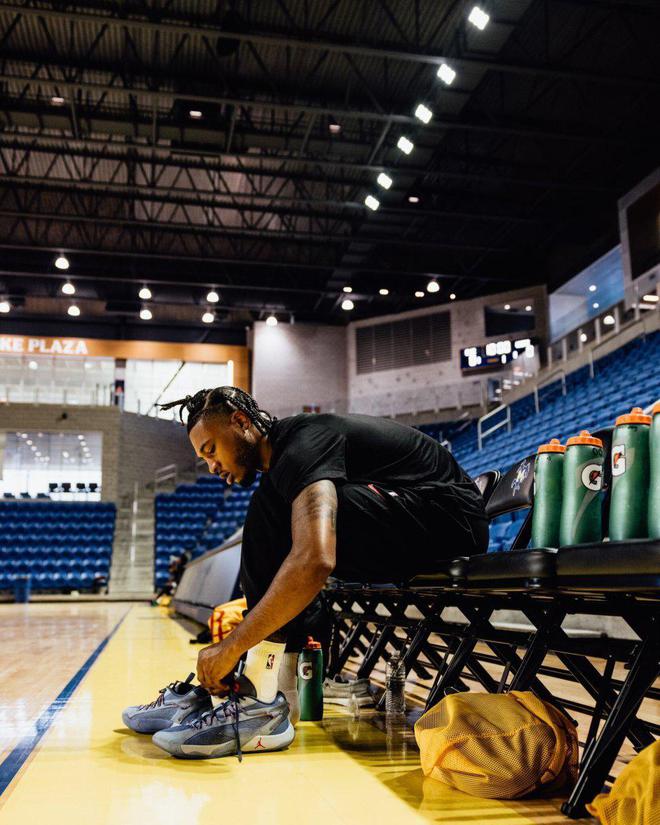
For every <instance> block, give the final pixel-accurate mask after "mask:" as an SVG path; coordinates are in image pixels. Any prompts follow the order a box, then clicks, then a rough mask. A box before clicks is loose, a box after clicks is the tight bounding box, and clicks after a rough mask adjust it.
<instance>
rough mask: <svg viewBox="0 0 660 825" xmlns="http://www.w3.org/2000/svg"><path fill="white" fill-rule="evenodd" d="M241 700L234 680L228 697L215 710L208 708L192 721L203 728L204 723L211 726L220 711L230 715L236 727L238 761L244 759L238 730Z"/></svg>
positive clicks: (195, 726)
mask: <svg viewBox="0 0 660 825" xmlns="http://www.w3.org/2000/svg"><path fill="white" fill-rule="evenodd" d="M240 700H241V696H240V694H239V693H238V682H234V684H233V685H232V687H231V688H230V691H229V696H228V698H227V699H226V700H225V701H224V702H222V704H220V705H218V707H217V708H213V710H207V711H206V713H203V714H202V715H201V716H200V717H199V719H195V721H194V722H193V723H192V726H193V727H194V728H197V730H201V729H202V728H203V727H204V725H206V726H209V725H212V724H213V720H214V719H218V718H219V717H220V713H223V714H224V717H225V719H226V718H227V717H228V716H230V717H231V722H232V727H233V729H234V741H235V742H236V756H237V757H238V761H239V762H242V761H243V751H242V749H241V735H240V732H239V730H238V716H239V713H240Z"/></svg>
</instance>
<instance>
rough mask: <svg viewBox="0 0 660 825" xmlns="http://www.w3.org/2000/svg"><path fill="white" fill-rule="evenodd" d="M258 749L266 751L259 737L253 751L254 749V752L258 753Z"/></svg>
mask: <svg viewBox="0 0 660 825" xmlns="http://www.w3.org/2000/svg"><path fill="white" fill-rule="evenodd" d="M259 748H262V749H263V750H266V746H265V745H264V743H263V742H262V741H261V736H260V737H259V741H258V742H257V744H256V745H255V747H254V749H255V751H258V750H259Z"/></svg>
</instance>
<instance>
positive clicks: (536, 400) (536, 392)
mask: <svg viewBox="0 0 660 825" xmlns="http://www.w3.org/2000/svg"><path fill="white" fill-rule="evenodd" d="M557 376H559V379H558V378H557ZM592 378H593V376H592ZM557 380H560V381H561V394H562V395H566V372H565V371H564V370H563V369H560V370H557V371H556V372H553V373H552V374H551V375H548V377H547V378H544V379H543V381H540V382H539V383H538V384H537V385H536V386H535V387H534V409H535V410H536V414H537V415H538V414H539V413H540V412H541V404H540V400H539V390H541V389H543V387H548V386H550V384H554V383H555V381H557Z"/></svg>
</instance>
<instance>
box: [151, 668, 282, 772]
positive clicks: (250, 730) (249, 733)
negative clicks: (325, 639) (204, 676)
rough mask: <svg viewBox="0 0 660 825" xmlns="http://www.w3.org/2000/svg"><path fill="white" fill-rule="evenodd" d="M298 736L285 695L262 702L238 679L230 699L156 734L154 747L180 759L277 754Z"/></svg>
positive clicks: (249, 684)
mask: <svg viewBox="0 0 660 825" xmlns="http://www.w3.org/2000/svg"><path fill="white" fill-rule="evenodd" d="M294 736H295V731H294V729H293V725H292V724H291V722H290V721H289V705H288V703H287V701H286V699H285V698H284V694H282V693H278V694H277V696H276V697H275V699H274V700H273V701H272V702H260V701H259V700H258V699H257V697H256V692H255V689H254V686H253V685H252V682H250V680H249V679H247V678H246V677H245V676H241V677H239V678H238V680H237V681H236V683H235V685H234V689H233V691H232V692H231V693H230V694H229V699H227V700H226V701H224V702H222V704H220V705H218V706H217V707H216V708H214V709H213V710H212V711H210V712H208V713H205V714H203V715H202V716H200V717H199V718H198V719H197V720H195V721H194V722H192V723H191V724H187V725H177V726H175V727H171V728H167V729H165V730H161V731H159V732H158V733H156V734H154V737H153V741H154V744H156V745H158V747H160V748H162V749H163V750H165V751H167V752H168V753H171V754H172V756H177V757H179V758H180V759H210V758H211V757H215V756H231V755H232V754H236V755H237V756H238V758H239V760H240V759H241V758H242V754H243V753H252V752H256V751H277V750H282V749H284V748H287V747H288V746H289V745H290V744H291V742H293V738H294Z"/></svg>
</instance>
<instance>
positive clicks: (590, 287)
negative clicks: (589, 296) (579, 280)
mask: <svg viewBox="0 0 660 825" xmlns="http://www.w3.org/2000/svg"><path fill="white" fill-rule="evenodd" d="M596 289H597V287H596V284H590V285H589V292H595V291H596Z"/></svg>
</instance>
